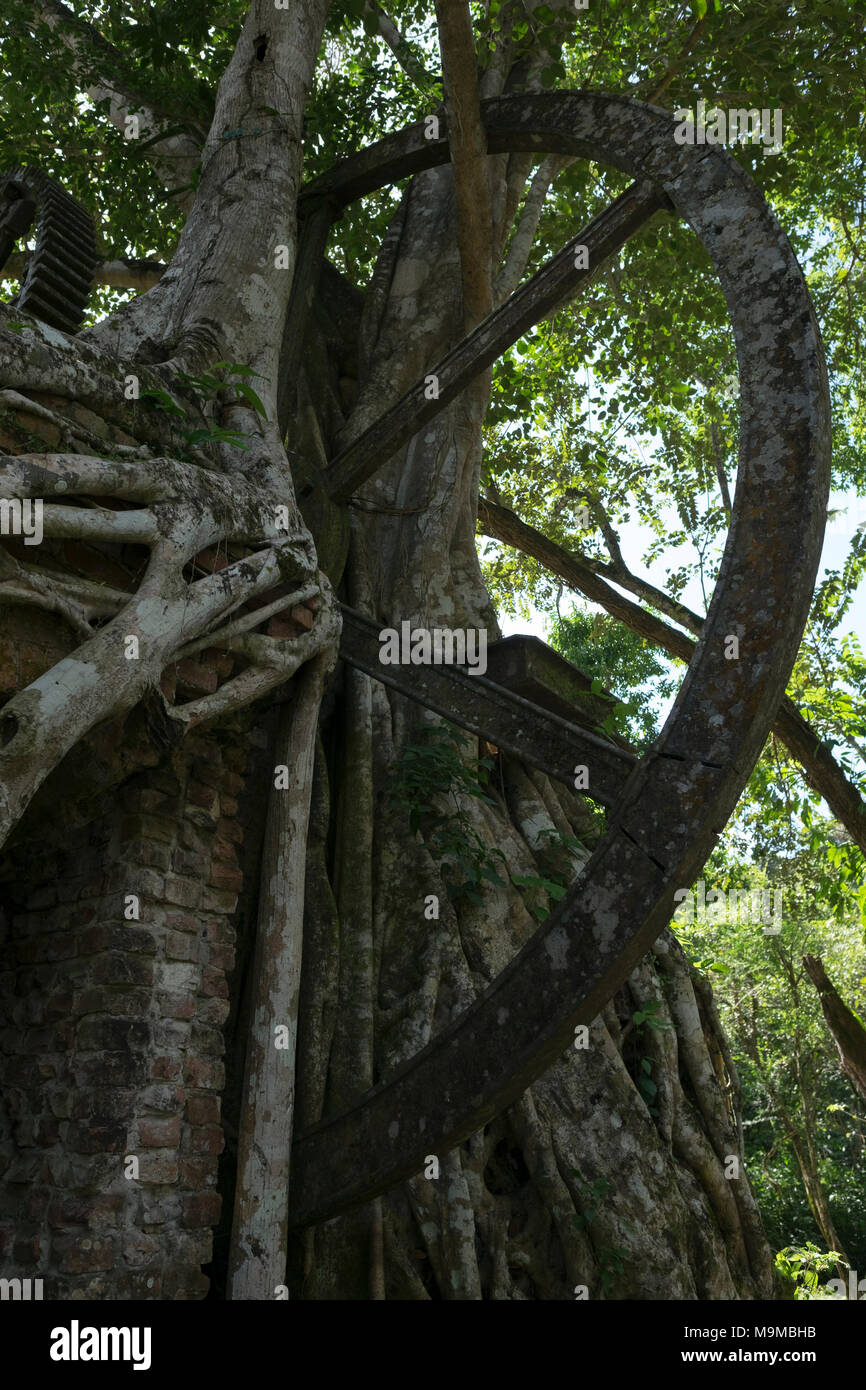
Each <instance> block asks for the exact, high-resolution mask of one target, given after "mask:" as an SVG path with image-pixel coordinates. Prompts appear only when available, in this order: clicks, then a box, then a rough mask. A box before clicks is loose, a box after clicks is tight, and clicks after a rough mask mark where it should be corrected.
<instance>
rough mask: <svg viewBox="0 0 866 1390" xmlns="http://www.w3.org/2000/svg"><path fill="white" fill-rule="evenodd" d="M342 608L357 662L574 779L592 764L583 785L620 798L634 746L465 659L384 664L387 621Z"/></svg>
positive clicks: (345, 642) (347, 650) (346, 644)
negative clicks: (460, 662)
mask: <svg viewBox="0 0 866 1390" xmlns="http://www.w3.org/2000/svg"><path fill="white" fill-rule="evenodd" d="M342 611H343V635H342V637H341V639H340V656H341V657H342V658H343V660H344V661H348V663H349V665H350V666H357V667H358V669H359V670H361V671H366V673H367V675H368V676H372V677H373V678H374V680H378V681H382V682H383V684H385V685H388V686H390V687H391V688H392V689H393V690H399V692H400V694H401V695H405V696H406V697H407V699H409V700H414V701H415V702H416V704H419V705H423V706H424V707H425V708H426V709H430V710H433V711H435V713H436V714H441V715H442V716H443V717H444V718H445V719H450V720H451V721H452V722H453V723H455V724H458V725H459V726H460V728H461V729H469V730H470V732H471V733H473V734H478V735H480V736H481V737H482V738H486V739H487V740H488V741H489V742H490V743H494V744H495V745H496V747H497V748H502V749H504V750H505V751H506V752H507V753H513V754H514V756H515V757H517V758H520V759H521V760H522V761H523V762H526V763H529V765H530V767H537V768H538V769H539V770H540V771H541V772H546V773H547V774H548V776H549V777H554V778H556V780H557V781H559V782H565V783H566V785H567V786H569V787H573V786H574V785H575V773H576V771H577V768H578V766H584V767H586V768H587V770H588V778H589V780H588V784H587V785H586V786H585V789H584V788H582V790H584V794H585V795H586V796H589V797H591V799H592V800H593V801H598V802H600V803H601V805H602V806H613V805H614V804H615V803H616V801H617V800H618V799H619V797H620V794H621V792H622V789H623V787H624V785H625V781H626V778H627V777H628V775H629V773H630V772H631V771H632V769H633V768H634V767H635V766H636V764H637V759H636V758H635V757H634V756H633V755H632V754H630V753H627V752H626V751H625V750H624V749H621V748H617V747H616V745H615V744H613V743H610V742H609V741H608V740H607V739H606V738H603V737H602V736H601V735H600V734H595V733H592V732H591V731H590V730H589V729H584V728H581V727H580V725H578V724H571V723H569V722H568V720H567V719H561V718H560V717H559V715H556V714H552V713H551V712H550V711H549V710H546V709H542V708H541V706H540V705H536V704H534V703H533V702H532V701H531V700H524V699H523V697H522V696H521V695H515V694H514V693H513V692H512V691H510V690H506V689H505V687H504V686H502V685H496V684H495V682H493V681H489V680H487V679H486V678H485V677H484V676H475V675H468V674H467V672H466V671H465V670H463V669H461V668H460V667H458V666H445V665H442V666H389V665H383V664H382V663H381V662H380V660H379V652H380V642H379V632H380V627H379V624H378V623H374V622H373V621H372V620H371V619H370V618H368V617H366V616H365V615H364V614H363V613H357V612H355V610H354V609H352V608H347V607H346V606H345V604H344V605H343V606H342Z"/></svg>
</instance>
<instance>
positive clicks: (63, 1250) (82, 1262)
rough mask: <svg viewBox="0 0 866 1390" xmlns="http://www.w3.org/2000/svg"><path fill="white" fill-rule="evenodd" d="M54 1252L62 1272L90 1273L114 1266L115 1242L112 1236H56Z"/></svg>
mask: <svg viewBox="0 0 866 1390" xmlns="http://www.w3.org/2000/svg"><path fill="white" fill-rule="evenodd" d="M52 1254H53V1255H54V1258H55V1259H56V1260H57V1261H58V1265H57V1267H58V1269H59V1271H60V1273H61V1274H89V1273H92V1272H93V1271H94V1270H101V1269H111V1268H112V1267H113V1265H114V1242H113V1241H112V1239H111V1237H110V1236H56V1237H55V1238H54V1241H53V1242H52Z"/></svg>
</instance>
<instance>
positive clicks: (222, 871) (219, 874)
mask: <svg viewBox="0 0 866 1390" xmlns="http://www.w3.org/2000/svg"><path fill="white" fill-rule="evenodd" d="M210 881H211V883H212V884H213V886H214V888H225V889H228V890H229V892H232V893H239V892H240V891H241V889H242V888H243V886H244V876H243V874H242V873H241V871H240V869H238V868H235V866H234V865H232V864H223V863H221V862H220V860H219V859H215V860H214V862H213V863H212V864H211V870H210Z"/></svg>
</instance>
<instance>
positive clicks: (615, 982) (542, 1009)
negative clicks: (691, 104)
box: [291, 92, 830, 1227]
mask: <svg viewBox="0 0 866 1390" xmlns="http://www.w3.org/2000/svg"><path fill="white" fill-rule="evenodd" d="M482 114H483V120H484V126H485V131H486V135H487V143H488V149H489V152H490V153H491V154H496V153H502V152H510V151H518V150H531V151H537V152H539V153H541V152H544V153H559V154H565V155H577V156H580V157H583V158H587V159H592V160H595V161H598V162H600V163H606V164H610V165H613V166H614V167H616V168H618V169H620V170H622V171H623V172H625V173H628V174H629V175H631V176H632V177H633V178H635V179H637V180H641V181H644V182H647V181H648V182H649V183H650V184H652V185H653V186H654V188H655V190H656V194H657V197H658V199H659V202H661V203H669V204H670V205H671V206H673V208H674V209H675V210H676V211H677V212H678V213H679V215H680V216H681V217H683V218H684V219H685V220H686V221H687V222H688V223H689V224H690V225H691V227H692V229H693V230H694V232H695V234H696V235H697V237H698V239H699V240H700V241H701V242H702V244H703V246H704V247H705V249H706V250H707V252H708V253H709V255H710V257H711V258H712V260H713V263H714V265H715V268H716V272H717V274H718V276H719V279H720V281H721V284H722V288H723V290H724V293H725V297H726V300H727V304H728V310H729V313H730V317H731V323H732V326H733V330H734V335H735V339H736V345H737V353H738V359H739V366H740V401H741V411H740V459H739V474H738V482H737V490H736V495H735V502H734V508H733V515H732V519H731V526H730V530H729V534H728V540H727V545H726V549H725V554H724V557H723V561H722V565H721V569H720V573H719V580H718V583H717V586H716V591H715V593H714V596H713V600H712V604H711V606H710V610H709V613H708V615H707V619H706V621H705V623H704V627H703V631H702V634H701V638H700V640H699V642H698V645H697V647H696V649H695V652H694V655H693V658H692V661H691V664H690V666H689V670H688V672H687V674H686V677H685V679H684V682H683V684H682V687H681V689H680V692H679V695H678V698H677V701H676V704H675V705H674V708H673V710H672V711H671V714H670V716H669V718H668V720H667V722H666V724H665V727H664V729H663V730H662V732H661V734H660V736H659V738H658V739H657V740H656V743H655V744H654V746H653V747H652V748H651V749H650V750H649V751H648V752H647V753H645V754H644V756H643V757H642V759H641V760H640V762H639V763H638V765H637V766H636V767H635V769H634V770H633V772H632V773H631V774H630V776H629V777H628V779H627V781H626V783H625V785H624V787H623V789H622V792H621V795H620V797H619V800H618V803H617V805H616V806H615V807H614V808H613V809H612V810H611V812H610V813H609V815H608V823H607V833H606V836H605V839H604V840H603V842H602V844H601V845H600V846H599V847H598V849H597V850H596V851H595V853H594V854H593V856H592V858H591V860H590V861H589V863H588V864H587V866H586V868H585V871H584V873H583V875H582V876H581V878H580V879H579V881H577V882H576V883H575V884H574V885H573V886H572V887H571V889H570V890H569V892H568V893H567V894H566V896H565V897H564V898H563V899H562V901H561V902H560V903H559V904H558V906H557V908H556V909H555V911H554V912H553V913H551V915H550V917H549V918H548V919H547V920H546V922H544V923H543V924H542V926H541V927H539V929H538V931H537V932H536V934H535V936H534V937H533V938H532V940H531V941H529V942H528V943H527V945H526V946H525V947H524V948H523V950H521V951H520V953H519V954H518V955H517V956H516V957H515V959H514V960H513V961H512V962H511V963H510V964H509V965H508V966H507V968H506V969H505V970H504V971H503V972H502V973H501V974H500V975H499V977H498V978H497V979H496V980H495V981H493V983H492V984H491V985H490V987H489V988H488V989H487V991H486V992H485V993H484V995H482V996H481V997H480V998H479V999H478V1000H476V1002H475V1003H474V1004H473V1005H472V1006H471V1007H470V1008H469V1009H468V1010H467V1011H466V1012H465V1013H464V1014H462V1015H461V1016H460V1017H459V1018H457V1019H456V1020H454V1021H453V1022H452V1023H451V1024H450V1025H448V1026H447V1027H446V1028H445V1029H443V1030H442V1032H440V1033H439V1034H437V1035H436V1037H435V1038H433V1039H432V1041H431V1042H430V1043H429V1045H428V1046H427V1047H425V1048H424V1049H423V1051H421V1052H420V1053H418V1054H417V1055H416V1056H415V1057H413V1058H412V1059H410V1061H408V1062H407V1063H405V1064H404V1065H403V1066H401V1067H400V1068H399V1069H398V1070H397V1071H395V1072H394V1074H393V1075H392V1076H390V1077H388V1078H387V1079H386V1080H384V1081H383V1082H382V1083H381V1084H380V1085H378V1086H377V1087H376V1088H374V1090H372V1091H371V1092H369V1093H368V1094H367V1095H366V1096H364V1097H362V1098H361V1099H360V1100H359V1102H358V1103H357V1104H356V1105H354V1106H353V1107H352V1108H351V1109H349V1110H347V1111H345V1112H343V1113H342V1114H340V1115H337V1116H334V1117H331V1118H329V1119H327V1120H324V1121H322V1122H321V1123H320V1124H318V1125H316V1126H315V1127H314V1128H313V1129H311V1130H310V1131H308V1132H307V1133H306V1134H303V1135H299V1136H298V1137H297V1138H296V1140H295V1145H294V1152H293V1163H292V1181H291V1221H292V1224H293V1225H294V1226H296V1227H297V1226H302V1225H308V1224H312V1223H316V1222H320V1221H323V1220H326V1219H328V1218H330V1217H332V1216H334V1215H336V1214H338V1213H339V1212H341V1211H344V1210H347V1209H349V1208H351V1207H353V1206H355V1205H357V1204H359V1203H361V1202H363V1201H365V1200H367V1199H369V1198H371V1197H374V1196H376V1195H377V1194H379V1193H381V1192H383V1191H385V1190H386V1189H387V1188H389V1187H391V1186H393V1185H394V1184H396V1183H397V1182H399V1181H401V1180H402V1179H405V1178H407V1177H410V1176H411V1175H412V1174H413V1173H416V1172H418V1171H419V1170H420V1168H421V1166H422V1164H423V1160H424V1155H425V1154H426V1153H428V1152H430V1151H431V1150H437V1149H438V1151H439V1152H440V1153H441V1152H445V1151H447V1150H448V1149H449V1148H452V1147H453V1146H454V1145H455V1144H457V1143H458V1142H460V1141H461V1140H463V1139H465V1138H467V1137H468V1136H469V1135H470V1134H472V1133H473V1132H474V1131H476V1130H477V1129H479V1128H480V1127H482V1126H483V1125H484V1124H485V1123H486V1122H488V1121H489V1120H490V1119H491V1118H492V1117H493V1116H494V1115H496V1114H498V1113H499V1112H500V1111H502V1110H503V1109H504V1108H505V1107H506V1106H507V1105H508V1104H510V1103H511V1102H512V1101H514V1100H516V1099H517V1097H518V1096H519V1095H520V1094H521V1093H522V1091H523V1090H525V1088H526V1087H527V1086H528V1085H529V1084H530V1083H531V1082H532V1081H533V1080H534V1079H535V1078H536V1077H538V1076H539V1075H540V1074H541V1073H542V1072H543V1071H544V1070H545V1069H546V1068H547V1067H548V1066H549V1065H550V1064H551V1062H553V1060H554V1059H555V1058H556V1057H557V1056H558V1055H559V1054H561V1053H562V1052H563V1051H565V1050H566V1049H567V1048H568V1047H569V1046H570V1043H571V1040H572V1037H573V1030H574V1028H575V1026H576V1025H578V1024H580V1023H590V1022H591V1021H592V1019H593V1018H595V1016H596V1015H597V1013H598V1012H599V1010H600V1009H601V1008H602V1007H603V1006H604V1004H605V1003H606V1002H607V1000H609V999H610V998H611V996H612V995H613V993H614V992H615V990H616V989H617V988H618V987H619V986H620V985H621V984H622V983H623V982H624V981H625V979H626V978H627V977H628V975H629V974H630V972H631V971H632V969H633V968H634V967H635V965H636V964H637V963H638V961H639V960H640V959H641V957H642V956H643V955H644V954H645V952H646V951H647V950H648V949H649V947H650V946H651V944H652V942H653V941H654V940H655V938H656V937H657V936H658V935H659V933H660V932H661V931H662V930H663V928H664V927H665V926H666V925H667V923H668V921H669V920H670V916H671V912H672V909H673V902H674V893H675V891H676V889H677V888H678V887H682V886H687V885H688V884H690V883H691V882H692V881H693V880H694V879H695V877H696V876H697V874H698V873H699V871H700V868H701V866H702V865H703V863H704V861H705V859H706V857H707V855H708V854H709V852H710V850H711V849H712V847H713V845H714V843H715V841H716V839H717V837H718V835H719V833H720V832H721V830H722V829H723V827H724V825H725V822H726V821H727V819H728V816H729V815H730V814H731V811H732V810H733V808H734V806H735V804H736V801H737V799H738V797H739V795H740V793H741V791H742V789H743V787H744V785H745V783H746V780H747V778H748V776H749V773H750V771H751V769H752V767H753V765H754V763H755V761H756V759H757V757H758V755H759V753H760V749H761V747H762V745H763V742H764V740H765V738H766V735H767V732H768V730H769V727H770V722H771V719H772V717H773V714H774V713H775V710H776V707H777V705H778V702H779V699H780V698H781V696H782V694H783V692H784V688H785V684H786V682H787V678H788V676H789V674H790V671H791V668H792V666H793V663H794V659H795V656H796V652H797V647H798V645H799V640H800V636H801V634H802V630H803V627H804V625H805V622H806V617H807V614H808V608H809V603H810V600H811V595H812V588H813V583H814V579H815V575H816V573H817V567H818V561H819V557H820V547H821V538H822V535H823V527H824V518H825V508H826V500H827V496H828V491H829V450H830V426H829V397H828V390H827V380H826V369H825V366H824V359H823V352H822V348H821V342H820V335H819V332H818V328H817V324H816V322H815V317H814V313H813V311H812V306H811V303H810V300H809V295H808V291H807V289H806V284H805V281H804V279H803V276H802V273H801V271H800V269H799V266H798V265H797V262H796V259H795V257H794V253H793V251H792V250H791V247H790V245H789V243H788V241H787V239H786V237H785V236H784V234H783V232H782V231H781V228H780V227H779V224H778V222H777V221H776V219H775V217H774V216H773V214H772V212H771V211H770V209H769V208H768V207H767V205H766V203H765V202H764V200H763V198H762V196H761V194H760V192H759V191H758V189H757V188H756V187H755V185H754V184H753V183H752V181H751V179H750V178H749V177H748V175H747V174H746V173H745V172H744V170H743V169H742V168H741V167H740V165H739V164H738V163H737V161H736V160H735V159H734V158H733V156H732V155H731V154H729V153H728V152H727V151H725V150H723V149H721V148H718V147H707V146H698V147H694V146H687V145H677V144H676V143H675V141H674V128H675V123H674V121H673V119H672V117H671V115H670V114H669V113H668V112H665V111H661V110H659V109H657V108H654V107H650V106H646V105H644V104H642V103H638V102H632V101H629V100H626V99H622V98H616V97H606V96H600V95H597V94H595V93H582V92H576V93H565V92H556V93H547V94H541V95H527V96H516V97H506V98H502V99H499V100H496V101H492V102H487V103H484V105H483V108H482ZM448 158H449V154H448V142H447V134H446V133H444V132H443V133H442V134H441V135H440V137H439V139H438V140H427V139H426V137H425V130H424V125H423V123H419V124H418V125H416V126H413V127H410V128H409V129H408V130H407V131H403V132H401V133H398V134H396V135H392V136H388V137H387V138H386V139H385V140H383V141H380V142H379V143H378V144H377V145H374V146H371V147H370V148H369V149H367V150H365V151H363V152H362V153H361V154H359V155H357V156H355V157H354V158H353V159H350V160H347V161H345V162H344V163H343V164H341V165H339V166H338V167H337V168H336V169H335V170H333V171H331V172H330V173H328V174H327V175H324V176H323V177H322V178H320V179H318V180H316V181H315V182H314V183H313V184H312V185H310V187H309V188H308V189H307V190H306V191H305V198H306V199H307V200H308V201H309V203H310V205H313V204H314V202H315V201H316V200H318V199H322V198H325V197H327V198H328V199H330V200H333V202H334V203H335V204H342V205H345V204H347V203H349V202H351V201H352V200H353V199H355V198H357V197H360V196H362V195H363V194H365V193H368V192H372V191H374V190H375V189H377V188H379V187H382V186H383V185H385V184H387V183H389V182H393V181H396V180H397V179H399V178H403V177H405V176H407V175H409V174H413V173H418V172H421V170H423V169H425V168H430V167H432V166H434V165H437V164H443V163H446V162H447V160H448ZM483 328H484V325H483V324H482V325H481V329H482V330H483ZM480 337H483V333H482V334H480ZM479 360H480V359H479ZM464 365H465V364H464ZM478 370H481V366H480V365H479V366H478ZM373 428H374V429H375V428H376V427H375V426H374V427H373ZM362 462H363V461H362V460H359V459H356V460H355V466H356V467H357V470H358V472H359V473H360V471H362ZM340 491H341V492H342V491H344V484H343V485H341V488H340ZM730 634H737V635H739V637H740V655H739V658H738V659H735V660H731V659H729V658H728V656H727V654H726V638H727V637H728V636H729V635H730ZM503 1020H506V1021H507V1039H504V1038H503ZM422 1116H423V1118H424V1120H425V1124H424V1126H423V1130H422V1126H421V1125H420V1117H422ZM396 1117H399V1119H400V1128H399V1131H398V1132H397V1133H394V1130H393V1123H394V1120H395V1118H396Z"/></svg>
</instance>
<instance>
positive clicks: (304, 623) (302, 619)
mask: <svg viewBox="0 0 866 1390" xmlns="http://www.w3.org/2000/svg"><path fill="white" fill-rule="evenodd" d="M292 619H293V620H294V622H296V623H299V624H300V626H301V627H305V628H307V630H308V631H309V629H310V628H311V627H312V626H313V615H312V613H311V612H310V610H309V608H307V607H306V605H305V604H302V603H301V604H298V606H297V608H293V609H292Z"/></svg>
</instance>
